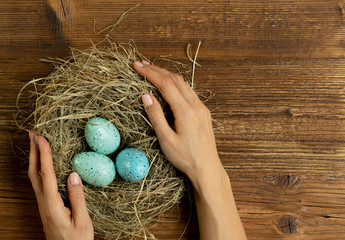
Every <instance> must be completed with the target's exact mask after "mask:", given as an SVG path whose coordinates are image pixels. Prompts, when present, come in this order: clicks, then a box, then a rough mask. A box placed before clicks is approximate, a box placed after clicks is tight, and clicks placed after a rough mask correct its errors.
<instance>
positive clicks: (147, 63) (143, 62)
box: [141, 60, 151, 66]
mask: <svg viewBox="0 0 345 240" xmlns="http://www.w3.org/2000/svg"><path fill="white" fill-rule="evenodd" d="M141 62H142V64H144V65H145V66H150V65H151V63H149V62H148V61H146V60H143V61H141Z"/></svg>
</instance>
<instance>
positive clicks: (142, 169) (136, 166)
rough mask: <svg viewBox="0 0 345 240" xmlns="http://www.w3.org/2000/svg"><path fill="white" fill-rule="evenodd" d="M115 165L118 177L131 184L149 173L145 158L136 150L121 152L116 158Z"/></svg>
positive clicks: (130, 149) (127, 149) (129, 149)
mask: <svg viewBox="0 0 345 240" xmlns="http://www.w3.org/2000/svg"><path fill="white" fill-rule="evenodd" d="M115 165H116V170H117V172H118V173H119V175H120V176H121V177H122V178H123V179H125V180H127V181H131V182H136V181H140V180H142V179H143V178H144V177H145V176H146V174H147V172H148V171H149V161H148V160H147V157H146V156H145V154H144V153H143V152H142V151H140V150H138V149H136V148H126V149H124V150H122V151H121V152H120V153H119V154H118V155H117V157H116V163H115Z"/></svg>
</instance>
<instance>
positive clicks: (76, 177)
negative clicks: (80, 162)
mask: <svg viewBox="0 0 345 240" xmlns="http://www.w3.org/2000/svg"><path fill="white" fill-rule="evenodd" d="M69 181H70V183H71V185H73V186H75V185H79V184H80V177H79V175H78V173H76V172H73V173H71V175H69Z"/></svg>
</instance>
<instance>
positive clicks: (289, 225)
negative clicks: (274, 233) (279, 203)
mask: <svg viewBox="0 0 345 240" xmlns="http://www.w3.org/2000/svg"><path fill="white" fill-rule="evenodd" d="M279 227H280V229H281V230H282V231H283V233H285V234H295V233H297V230H298V225H297V221H296V219H295V218H293V217H291V216H284V217H282V218H281V219H280V220H279Z"/></svg>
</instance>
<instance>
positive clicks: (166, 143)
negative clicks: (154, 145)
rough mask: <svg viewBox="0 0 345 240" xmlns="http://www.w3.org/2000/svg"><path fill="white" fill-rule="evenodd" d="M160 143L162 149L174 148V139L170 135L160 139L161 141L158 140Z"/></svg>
mask: <svg viewBox="0 0 345 240" xmlns="http://www.w3.org/2000/svg"><path fill="white" fill-rule="evenodd" d="M160 145H161V146H162V148H164V149H175V146H176V141H175V139H174V138H172V137H165V138H164V139H162V141H160Z"/></svg>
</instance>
